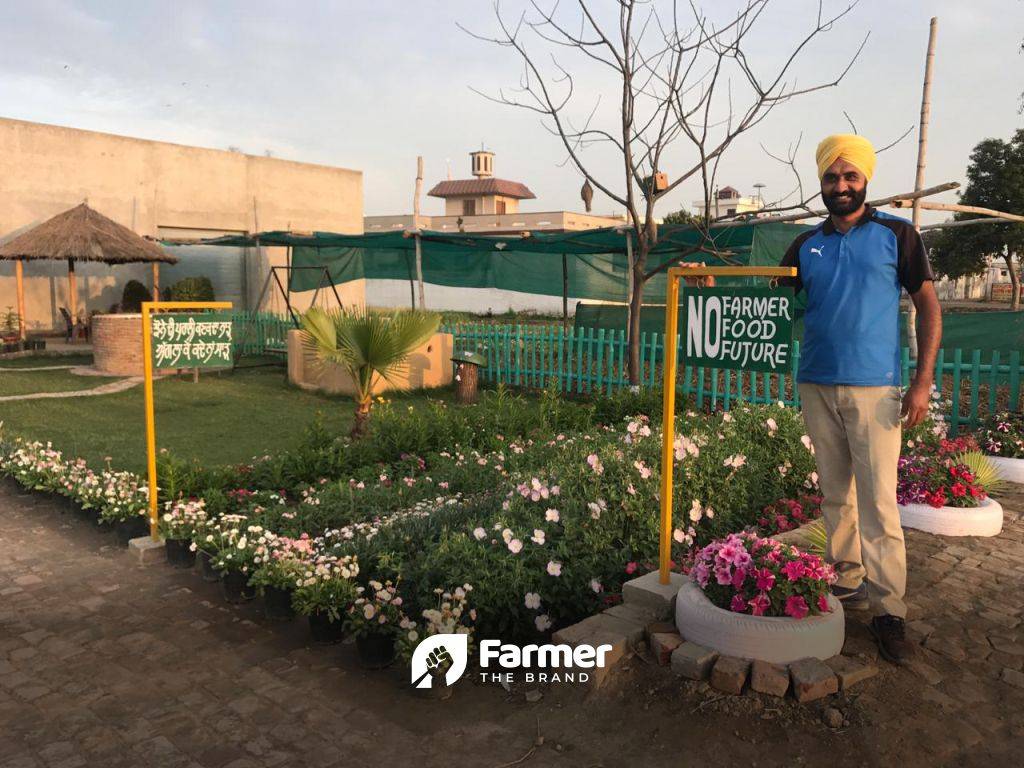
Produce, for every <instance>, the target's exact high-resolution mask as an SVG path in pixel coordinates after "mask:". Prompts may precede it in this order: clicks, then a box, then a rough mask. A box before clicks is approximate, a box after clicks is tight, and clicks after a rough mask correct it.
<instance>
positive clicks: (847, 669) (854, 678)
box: [825, 656, 878, 691]
mask: <svg viewBox="0 0 1024 768" xmlns="http://www.w3.org/2000/svg"><path fill="white" fill-rule="evenodd" d="M825 663H826V664H828V666H829V668H830V669H831V670H832V671H833V672H835V674H836V677H837V678H839V688H840V689H841V690H843V691H845V690H847V689H848V688H849V687H850V686H851V685H856V684H857V683H860V682H863V681H864V680H867V679H868V678H871V677H874V676H875V675H877V674H878V667H876V666H875V665H874V664H861V663H860V662H859V661H854V660H853V659H850V658H848V657H846V656H833V657H832V658H831V659H826V660H825Z"/></svg>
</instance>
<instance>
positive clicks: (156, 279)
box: [153, 261, 160, 301]
mask: <svg viewBox="0 0 1024 768" xmlns="http://www.w3.org/2000/svg"><path fill="white" fill-rule="evenodd" d="M153 301H160V262H159V261H154V262H153Z"/></svg>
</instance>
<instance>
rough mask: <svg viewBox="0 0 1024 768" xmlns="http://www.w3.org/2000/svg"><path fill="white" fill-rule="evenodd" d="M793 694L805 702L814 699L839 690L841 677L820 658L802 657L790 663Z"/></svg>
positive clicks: (798, 699)
mask: <svg viewBox="0 0 1024 768" xmlns="http://www.w3.org/2000/svg"><path fill="white" fill-rule="evenodd" d="M789 674H790V677H791V678H792V680H793V695H794V696H795V697H796V700H797V701H799V702H801V703H803V702H805V701H814V700H815V699H820V698H823V697H825V696H828V695H829V694H832V693H835V692H836V691H838V690H839V678H837V677H836V676H835V673H834V672H833V671H832V669H831V668H830V667H829V666H828V665H827V664H826V663H825V662H823V661H821V660H820V659H800V661H794V662H793V663H792V664H790V665H789Z"/></svg>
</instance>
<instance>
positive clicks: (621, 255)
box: [217, 224, 807, 301]
mask: <svg viewBox="0 0 1024 768" xmlns="http://www.w3.org/2000/svg"><path fill="white" fill-rule="evenodd" d="M806 228H807V227H805V226H801V225H793V224H765V225H759V226H751V225H743V226H735V227H723V228H721V229H715V230H712V238H713V242H714V248H715V249H717V250H719V251H724V252H726V253H727V254H728V255H726V256H724V257H723V258H719V257H718V256H714V255H710V254H705V253H692V252H691V251H692V250H693V249H694V248H695V247H696V246H697V245H699V244H700V242H701V234H700V233H699V232H698V231H697V230H694V229H692V228H690V227H687V226H677V227H662V228H660V230H659V237H658V245H657V246H656V247H655V248H654V249H653V250H652V251H651V253H650V255H649V256H648V269H653V268H654V267H657V266H658V265H659V264H661V263H662V262H664V261H667V260H673V261H674V260H679V259H682V260H684V261H690V262H704V263H706V264H708V265H709V266H710V265H723V264H734V265H748V264H772V265H773V266H774V265H777V264H778V263H779V261H780V260H781V259H782V256H783V254H784V253H785V251H786V248H787V247H788V246H789V243H790V242H792V241H793V239H794V238H796V236H797V235H798V234H799V233H800V232H802V231H804V230H805V229H806ZM759 230H771V231H770V232H765V233H761V232H760V231H759ZM219 240H221V241H223V242H218V243H217V244H221V245H237V244H239V241H240V240H245V239H244V238H220V239H219ZM245 241H246V242H249V243H250V244H253V243H254V241H253V240H251V239H250V240H245ZM259 241H260V244H262V245H291V246H292V248H293V251H292V265H293V266H296V267H321V266H323V267H326V268H327V270H328V274H329V275H330V277H331V280H332V282H334V283H335V284H338V283H345V282H349V281H351V280H359V279H367V280H414V279H415V276H416V262H415V239H414V238H413V237H411V236H406V235H404V234H402V233H399V232H393V233H392V232H389V233H383V234H373V235H334V234H327V233H317V234H316V235H314V236H312V237H294V236H290V235H287V233H262V234H261V235H260V237H259ZM421 250H422V256H423V280H424V282H426V283H432V284H435V285H446V286H453V287H459V288H498V289H501V290H507V291H519V292H521V293H532V294H540V295H546V296H561V295H562V286H563V284H562V279H563V259H562V257H563V255H564V256H565V272H566V274H567V277H568V294H569V295H570V296H574V297H577V298H587V299H592V300H601V301H625V300H626V290H627V285H628V279H627V278H628V276H627V263H628V256H627V248H626V235H625V234H624V233H622V232H619V231H616V230H615V229H593V230H584V231H581V232H560V233H532V234H531V236H530V237H526V238H523V237H519V236H509V237H501V236H493V235H487V236H484V235H468V234H447V233H441V232H429V231H426V232H423V233H422V237H421ZM321 278H322V273H320V272H319V271H318V270H315V269H307V270H295V271H293V272H292V275H291V279H290V283H291V290H293V291H308V290H313V289H315V288H316V287H317V285H318V284H319V282H320V280H321ZM756 282H757V281H756V279H751V278H736V279H733V280H732V281H729V280H723V281H721V284H723V285H728V284H755V283H756ZM665 288H666V283H665V276H664V272H662V273H660V274H658V275H655V276H654V277H652V278H651V279H650V280H648V282H647V283H646V285H645V287H644V292H645V294H646V295H648V296H652V297H658V296H664V294H665Z"/></svg>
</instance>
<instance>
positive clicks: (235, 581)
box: [212, 515, 265, 603]
mask: <svg viewBox="0 0 1024 768" xmlns="http://www.w3.org/2000/svg"><path fill="white" fill-rule="evenodd" d="M264 533H265V532H264V530H263V527H262V526H260V525H249V524H248V518H246V517H245V515H222V516H221V518H220V520H218V521H217V523H216V524H215V525H214V526H213V534H212V535H213V541H214V544H215V546H216V554H214V556H213V567H214V569H215V570H216V571H217V572H218V573H219V574H220V579H221V586H222V588H223V590H224V599H225V600H227V601H228V602H229V603H240V602H242V601H244V600H252V599H253V598H254V597H256V590H255V588H254V587H253V586H252V585H251V584H250V583H249V579H250V577H251V576H252V572H253V570H254V567H255V558H256V550H257V548H258V547H259V545H260V544H262V543H263V542H261V541H260V538H262V537H264Z"/></svg>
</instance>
